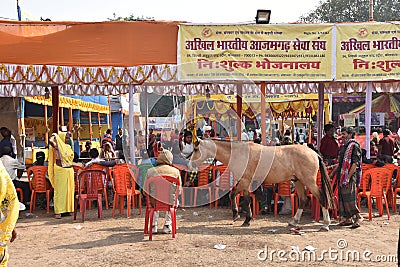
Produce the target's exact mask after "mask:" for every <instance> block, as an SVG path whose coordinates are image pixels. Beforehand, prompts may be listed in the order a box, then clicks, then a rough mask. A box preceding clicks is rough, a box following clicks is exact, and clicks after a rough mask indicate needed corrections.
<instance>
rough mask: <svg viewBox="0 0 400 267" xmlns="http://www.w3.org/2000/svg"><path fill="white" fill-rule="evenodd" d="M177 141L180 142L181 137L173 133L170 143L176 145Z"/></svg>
mask: <svg viewBox="0 0 400 267" xmlns="http://www.w3.org/2000/svg"><path fill="white" fill-rule="evenodd" d="M175 140H176V141H178V142H179V135H178V134H176V133H171V137H170V141H171V142H172V143H174V141H175Z"/></svg>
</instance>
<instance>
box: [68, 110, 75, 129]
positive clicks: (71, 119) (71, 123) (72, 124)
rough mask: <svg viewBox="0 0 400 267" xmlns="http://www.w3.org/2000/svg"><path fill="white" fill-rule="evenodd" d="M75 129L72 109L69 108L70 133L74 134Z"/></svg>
mask: <svg viewBox="0 0 400 267" xmlns="http://www.w3.org/2000/svg"><path fill="white" fill-rule="evenodd" d="M73 127H74V123H73V118H72V107H70V108H68V131H69V132H71V133H72V130H73Z"/></svg>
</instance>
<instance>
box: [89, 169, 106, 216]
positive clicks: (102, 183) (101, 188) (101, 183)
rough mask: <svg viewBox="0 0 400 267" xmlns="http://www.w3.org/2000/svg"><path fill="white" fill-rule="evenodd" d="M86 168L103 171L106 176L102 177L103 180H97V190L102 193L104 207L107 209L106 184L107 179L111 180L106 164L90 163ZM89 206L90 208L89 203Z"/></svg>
mask: <svg viewBox="0 0 400 267" xmlns="http://www.w3.org/2000/svg"><path fill="white" fill-rule="evenodd" d="M86 170H100V171H103V172H104V173H105V174H106V176H105V177H104V179H103V180H101V181H99V191H101V192H102V193H103V195H104V199H105V201H106V209H108V194H107V185H108V181H111V179H110V178H109V177H110V173H109V168H108V167H107V166H102V165H100V164H92V165H90V166H89V167H88V168H86ZM89 208H91V205H90V204H89Z"/></svg>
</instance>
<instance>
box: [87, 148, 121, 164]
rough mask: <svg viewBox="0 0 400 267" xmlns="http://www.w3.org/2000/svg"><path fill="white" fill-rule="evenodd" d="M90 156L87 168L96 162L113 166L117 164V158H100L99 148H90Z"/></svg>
mask: <svg viewBox="0 0 400 267" xmlns="http://www.w3.org/2000/svg"><path fill="white" fill-rule="evenodd" d="M89 156H90V158H91V160H90V161H89V162H87V163H86V164H85V168H87V167H89V166H90V165H92V164H95V163H97V164H100V165H102V166H107V167H113V166H115V164H117V162H116V161H115V160H104V159H101V158H99V151H98V150H97V148H92V149H90V152H89Z"/></svg>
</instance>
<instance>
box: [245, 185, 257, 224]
mask: <svg viewBox="0 0 400 267" xmlns="http://www.w3.org/2000/svg"><path fill="white" fill-rule="evenodd" d="M243 198H244V201H245V205H244V207H245V208H246V220H244V222H243V224H242V226H250V221H251V220H252V219H253V214H252V212H251V207H250V203H251V197H250V193H249V191H248V190H244V191H243ZM255 204H256V203H253V205H255Z"/></svg>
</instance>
